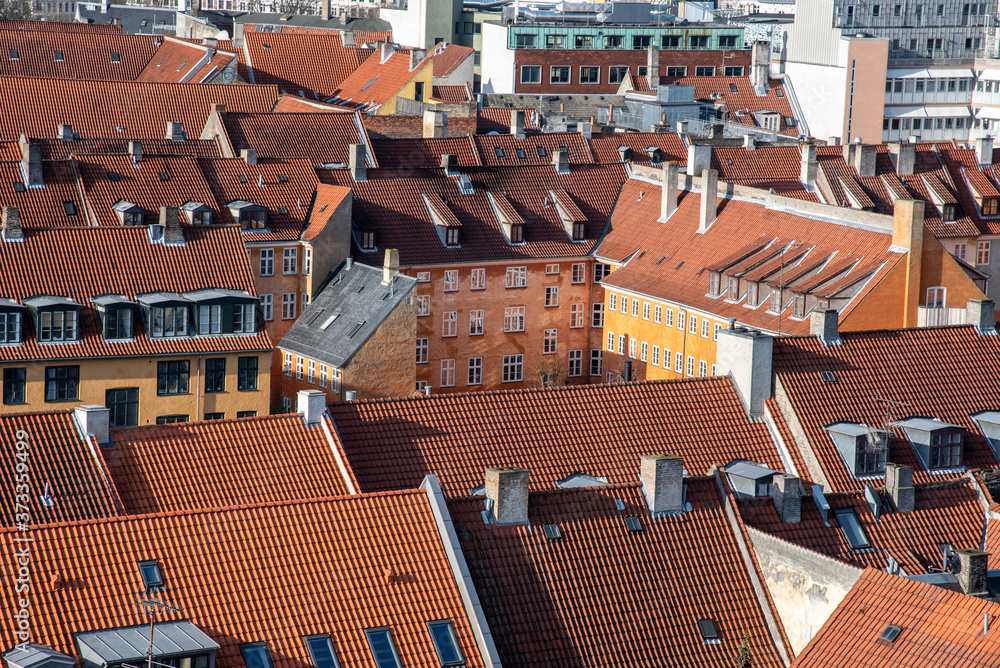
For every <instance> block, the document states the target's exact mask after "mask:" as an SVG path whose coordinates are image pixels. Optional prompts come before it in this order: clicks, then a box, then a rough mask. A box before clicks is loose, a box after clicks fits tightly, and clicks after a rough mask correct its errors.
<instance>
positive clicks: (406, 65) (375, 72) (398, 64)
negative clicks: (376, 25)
mask: <svg viewBox="0 0 1000 668" xmlns="http://www.w3.org/2000/svg"><path fill="white" fill-rule="evenodd" d="M430 62H431V60H430V57H429V56H428V57H425V58H424V59H423V60H422V61H421V62H420V63H419V64H417V66H416V67H414V68H413V69H410V52H409V51H394V52H393V53H392V55H390V56H389V57H388V58H386V59H385V61H384V62H383V61H382V55H381V52H380V51H378V50H376V51H375V52H374V53H373V54H372V55H371V57H369V58H368V59H367V60H365V61H364V62H362V63H361V64H359V65H358V67H357V68H356V69H355V70H354V71H353V72H351V74H350V75H349V76H348V77H347V78H345V79H344V80H343V82H341V84H340V86H338V87H337V90H336V91H335V92H334V93H333V96H332V99H331V100H330V101H333V102H337V103H338V104H343V105H347V106H352V107H356V108H358V109H365V110H369V111H372V110H375V109H377V108H378V107H380V106H382V105H383V104H385V103H386V102H388V101H389V100H391V99H392V98H393V97H394V96H395V95H396V93H398V92H399V91H400V89H401V88H403V86H405V85H406V84H407V83H409V82H410V81H411V80H412V79H413V78H414V77H415V76H417V75H418V74H419V73H420V71H421V70H422V69H423V68H424V67H427V66H428V65H429V64H430ZM428 92H430V91H428Z"/></svg>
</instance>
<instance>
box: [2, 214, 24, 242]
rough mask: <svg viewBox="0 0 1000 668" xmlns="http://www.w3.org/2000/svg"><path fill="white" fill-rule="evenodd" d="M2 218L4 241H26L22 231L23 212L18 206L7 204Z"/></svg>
mask: <svg viewBox="0 0 1000 668" xmlns="http://www.w3.org/2000/svg"><path fill="white" fill-rule="evenodd" d="M2 220H3V223H2V224H3V240H4V241H24V232H22V231H21V214H20V213H19V212H18V210H17V207H16V206H5V207H4V208H3V219H2Z"/></svg>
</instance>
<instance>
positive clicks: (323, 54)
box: [230, 32, 372, 111]
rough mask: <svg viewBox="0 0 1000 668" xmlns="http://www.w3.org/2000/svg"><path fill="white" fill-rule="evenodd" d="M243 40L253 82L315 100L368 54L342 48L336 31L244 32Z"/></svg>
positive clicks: (331, 91)
mask: <svg viewBox="0 0 1000 668" xmlns="http://www.w3.org/2000/svg"><path fill="white" fill-rule="evenodd" d="M243 38H244V40H246V47H245V49H246V51H247V52H248V53H249V54H250V61H249V63H247V64H248V66H249V67H251V68H252V69H253V80H254V82H255V83H258V84H273V85H275V86H277V88H278V89H279V90H281V91H282V92H287V93H291V94H293V95H297V94H298V92H299V91H300V90H301V91H303V93H304V94H305V96H306V97H308V98H313V99H316V100H320V99H324V100H325V99H326V98H328V97H330V96H331V95H333V94H334V93H335V92H336V91H337V89H338V88H340V85H341V83H343V81H344V80H345V79H347V78H348V77H349V76H350V75H351V73H352V72H354V71H355V70H357V69H358V67H359V66H360V65H361V63H363V62H365V60H366V59H367V58H368V56H370V55H371V53H372V51H371V49H363V48H358V47H350V48H344V45H343V43H342V42H341V38H340V34H339V33H336V32H331V33H314V34H296V33H284V32H282V33H271V32H245V33H243ZM317 63H322V64H323V65H322V67H317ZM230 111H236V110H235V109H230Z"/></svg>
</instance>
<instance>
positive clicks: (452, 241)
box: [445, 227, 459, 246]
mask: <svg viewBox="0 0 1000 668" xmlns="http://www.w3.org/2000/svg"><path fill="white" fill-rule="evenodd" d="M458 231H459V228H457V227H449V228H447V229H446V230H445V245H446V246H457V245H458Z"/></svg>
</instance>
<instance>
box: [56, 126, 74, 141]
mask: <svg viewBox="0 0 1000 668" xmlns="http://www.w3.org/2000/svg"><path fill="white" fill-rule="evenodd" d="M56 139H61V140H63V141H73V126H72V125H68V124H66V123H60V124H59V125H57V126H56Z"/></svg>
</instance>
